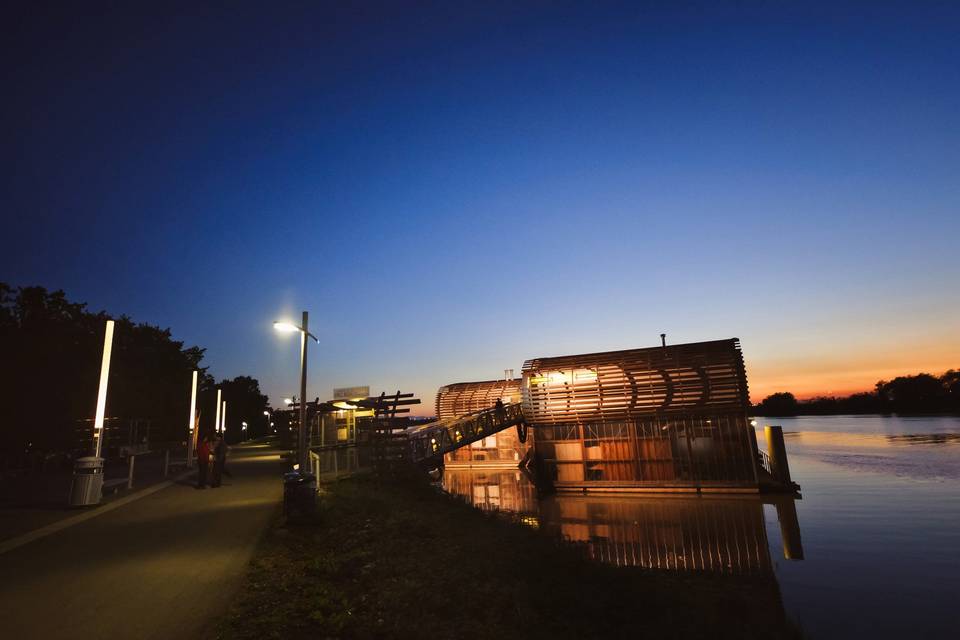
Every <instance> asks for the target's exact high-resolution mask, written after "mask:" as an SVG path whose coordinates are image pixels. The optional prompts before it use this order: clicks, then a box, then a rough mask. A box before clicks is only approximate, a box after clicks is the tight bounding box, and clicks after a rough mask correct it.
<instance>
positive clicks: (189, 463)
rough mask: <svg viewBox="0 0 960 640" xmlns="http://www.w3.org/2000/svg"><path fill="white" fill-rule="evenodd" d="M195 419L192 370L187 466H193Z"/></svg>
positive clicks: (195, 401) (195, 376) (194, 393)
mask: <svg viewBox="0 0 960 640" xmlns="http://www.w3.org/2000/svg"><path fill="white" fill-rule="evenodd" d="M196 421H197V370H196V369H194V370H193V383H192V384H191V385H190V422H188V423H187V468H188V469H189V468H190V467H192V466H193V451H194V447H195V446H196V438H197V434H196V433H195V432H194V429H193V427H194V423H196Z"/></svg>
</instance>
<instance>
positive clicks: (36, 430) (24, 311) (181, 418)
mask: <svg viewBox="0 0 960 640" xmlns="http://www.w3.org/2000/svg"><path fill="white" fill-rule="evenodd" d="M86 306H87V305H86V304H84V303H77V302H71V301H69V300H68V299H67V298H66V296H65V295H64V293H63V291H53V292H49V291H47V290H46V289H44V288H42V287H20V288H17V289H14V288H12V287H11V286H10V285H8V284H5V283H0V353H2V354H3V358H2V364H0V389H2V397H0V458H2V466H4V467H6V466H11V465H14V466H20V465H22V464H24V461H25V460H26V459H27V458H29V457H31V456H36V455H43V454H45V453H48V452H53V451H58V452H73V453H78V454H86V453H88V450H89V447H90V445H91V442H90V441H89V440H88V439H87V438H84V437H81V434H82V433H83V430H84V428H86V429H87V430H88V432H89V429H90V424H91V420H92V418H93V417H94V414H95V412H96V396H97V388H98V384H99V379H100V360H101V356H102V351H103V336H104V327H105V324H106V320H108V319H111V316H109V315H108V314H107V313H105V312H103V311H100V312H97V313H93V312H90V311H88V310H87V308H86ZM112 319H114V320H115V321H116V327H115V330H114V338H113V355H112V358H111V365H110V383H109V392H108V394H107V411H106V415H107V416H108V417H111V418H118V420H117V421H116V422H117V423H119V424H124V423H125V422H126V421H129V420H131V419H140V420H149V421H150V439H151V440H152V441H154V442H164V443H174V442H185V440H186V437H187V422H188V417H189V410H190V384H191V380H192V372H193V370H194V369H198V370H199V372H200V374H199V379H198V398H197V409H198V411H199V412H200V413H201V419H200V425H201V432H203V431H210V430H212V428H213V422H214V414H215V413H216V406H215V405H216V386H217V385H216V383H215V381H214V379H213V377H212V376H210V375H209V374H208V373H207V369H206V367H201V366H200V363H201V361H202V360H203V354H204V349H202V348H201V347H196V346H190V347H187V346H184V343H183V342H180V341H177V340H174V339H173V338H172V337H171V334H170V330H169V329H161V328H160V327H157V326H153V325H149V324H145V323H136V322H134V321H133V320H131V319H130V318H128V317H127V316H120V317H118V318H112ZM219 386H220V387H221V389H222V393H223V398H224V399H225V400H227V403H228V411H227V420H228V423H227V437H228V440H233V441H236V440H238V439H239V438H240V437H241V428H240V425H241V422H243V421H246V422H247V423H248V424H249V425H250V426H249V429H248V432H247V435H248V436H257V435H262V434H264V433H266V429H267V421H268V419H267V418H266V417H265V416H264V415H263V412H264V411H265V410H266V409H267V408H268V403H267V397H266V396H265V395H263V394H262V393H260V387H259V383H258V382H257V380H256V379H254V378H251V377H248V376H239V377H237V378H234V379H233V380H224V381H222V382H221V383H220V385H219Z"/></svg>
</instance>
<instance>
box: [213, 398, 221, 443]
mask: <svg viewBox="0 0 960 640" xmlns="http://www.w3.org/2000/svg"><path fill="white" fill-rule="evenodd" d="M213 430H214V432H219V431H220V389H217V416H216V418H214V420H213Z"/></svg>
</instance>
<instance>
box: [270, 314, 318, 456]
mask: <svg viewBox="0 0 960 640" xmlns="http://www.w3.org/2000/svg"><path fill="white" fill-rule="evenodd" d="M273 328H274V329H276V330H277V331H283V332H288V333H289V332H293V331H299V332H300V428H299V430H298V433H297V462H298V464H299V469H300V472H301V473H306V470H307V338H313V340H314V342H316V343H318V344H319V343H320V341H319V340H318V339H317V336H315V335H313V334H312V333H310V330H309V324H308V317H307V312H306V311H304V312H303V323H302V324H301V325H300V326H299V327H298V326H297V325H295V324H291V323H289V322H274V323H273Z"/></svg>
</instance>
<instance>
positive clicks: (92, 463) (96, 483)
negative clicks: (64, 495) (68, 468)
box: [70, 456, 103, 507]
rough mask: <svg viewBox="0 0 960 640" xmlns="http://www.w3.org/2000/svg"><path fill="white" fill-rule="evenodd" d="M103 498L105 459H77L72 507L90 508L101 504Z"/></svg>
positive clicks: (71, 493)
mask: <svg viewBox="0 0 960 640" xmlns="http://www.w3.org/2000/svg"><path fill="white" fill-rule="evenodd" d="M102 496H103V458H97V457H94V456H88V457H85V458H77V460H76V461H75V462H74V464H73V480H72V482H71V483H70V506H71V507H88V506H91V505H95V504H100V498H101V497H102Z"/></svg>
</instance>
